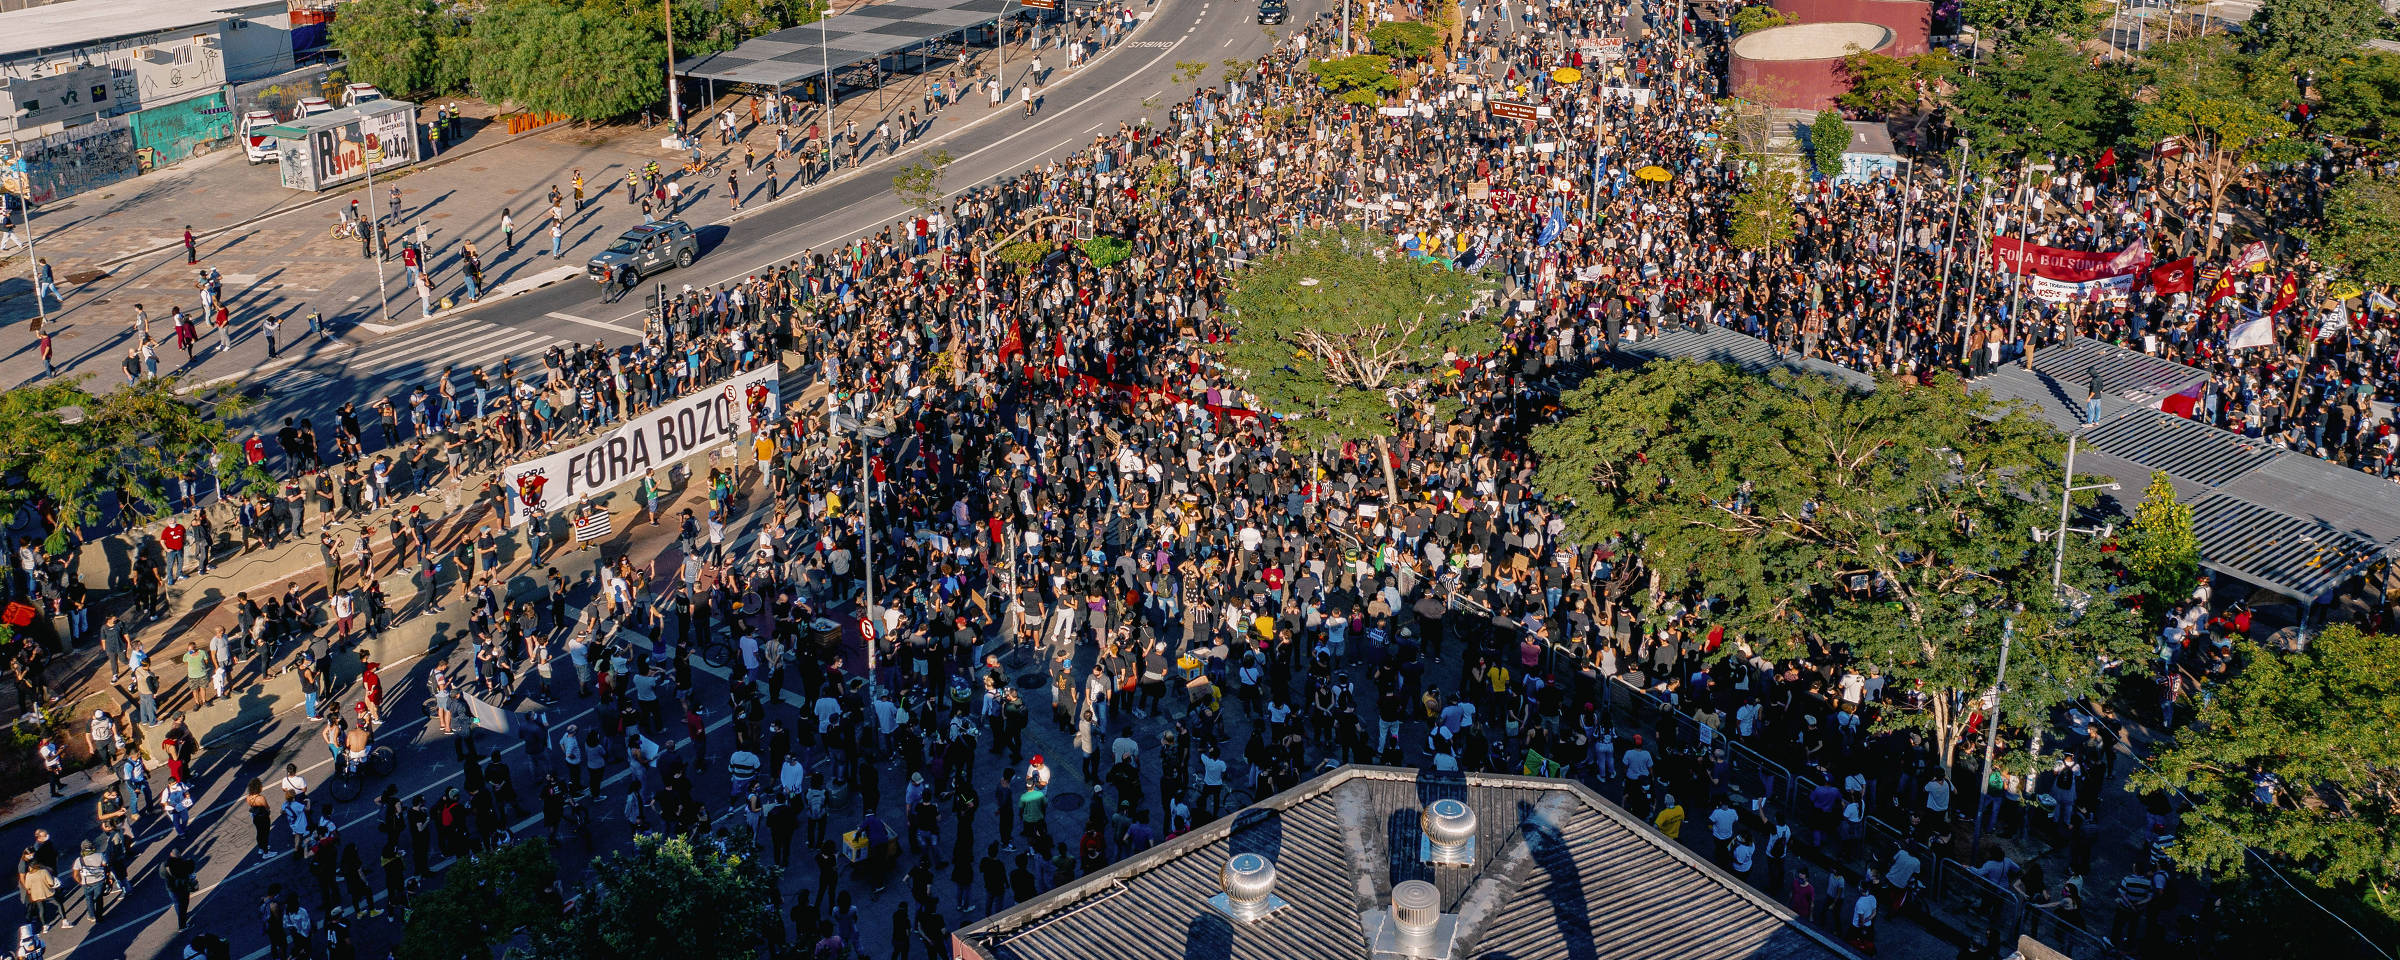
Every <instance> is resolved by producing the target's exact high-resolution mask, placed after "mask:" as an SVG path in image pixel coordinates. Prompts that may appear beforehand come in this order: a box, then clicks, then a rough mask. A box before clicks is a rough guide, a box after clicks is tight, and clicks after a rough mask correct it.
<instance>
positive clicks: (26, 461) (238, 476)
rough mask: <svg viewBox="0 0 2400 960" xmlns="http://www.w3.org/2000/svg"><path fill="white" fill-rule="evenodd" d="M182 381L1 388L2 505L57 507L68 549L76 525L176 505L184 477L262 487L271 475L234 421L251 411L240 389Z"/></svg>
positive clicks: (162, 511)
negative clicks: (103, 387) (248, 454)
mask: <svg viewBox="0 0 2400 960" xmlns="http://www.w3.org/2000/svg"><path fill="white" fill-rule="evenodd" d="M176 386H177V381H176V380H175V379H174V378H171V377H170V378H161V379H157V380H143V381H140V382H138V383H134V384H132V385H129V386H126V387H123V388H121V389H115V390H110V391H108V392H107V393H101V394H94V393H92V392H91V391H89V390H86V389H84V387H83V383H82V381H81V379H74V380H64V381H57V382H52V383H44V384H39V385H36V386H29V387H19V388H16V389H14V390H8V391H5V392H0V473H4V474H9V475H21V476H23V477H24V478H25V483H23V484H9V485H6V489H5V492H0V505H5V506H7V507H9V508H10V509H12V510H13V509H14V508H15V507H16V506H19V505H22V504H24V503H26V502H28V501H29V500H30V499H31V498H32V497H33V496H35V495H37V494H38V495H39V496H41V497H43V498H46V499H47V500H48V501H49V502H50V505H51V509H50V510H49V511H48V515H47V516H45V517H43V520H44V522H46V523H48V524H49V525H50V526H51V527H52V530H51V533H50V536H49V547H50V549H52V550H63V549H65V548H66V545H67V544H68V543H70V542H72V541H73V539H74V537H75V531H76V530H77V529H78V528H80V527H82V526H87V525H92V524H97V523H100V522H102V521H104V520H107V519H109V514H108V511H107V508H108V507H109V506H110V505H111V502H112V501H113V504H114V506H115V507H116V508H117V511H118V513H117V517H118V518H119V519H122V520H123V521H124V522H125V523H127V524H128V525H139V524H142V523H146V522H149V521H150V520H153V519H155V518H158V517H161V516H164V515H166V514H168V513H170V512H172V511H173V510H174V504H175V484H176V481H177V480H178V479H196V478H199V477H201V476H203V475H207V474H211V473H213V474H215V475H216V477H217V478H218V480H219V481H220V482H222V483H223V485H224V486H225V488H226V489H227V490H229V491H237V492H244V493H247V492H257V491H259V490H261V489H263V488H264V487H265V486H266V485H267V484H269V483H270V478H269V477H268V476H267V474H266V472H265V471H263V470H260V469H259V468H257V467H254V466H251V465H250V464H249V463H248V461H247V460H246V459H245V458H244V457H243V456H242V448H241V444H240V443H239V442H238V441H237V440H236V439H235V438H234V435H233V433H232V428H231V427H230V426H229V423H230V422H231V421H234V420H238V419H239V418H240V417H241V416H242V415H243V414H244V413H246V412H248V410H249V409H250V406H251V404H250V402H249V401H248V400H247V399H245V398H244V397H242V396H241V395H240V394H239V393H237V392H233V391H226V390H213V391H205V392H201V393H199V394H196V395H195V396H190V397H187V396H184V395H182V394H179V393H177V392H176Z"/></svg>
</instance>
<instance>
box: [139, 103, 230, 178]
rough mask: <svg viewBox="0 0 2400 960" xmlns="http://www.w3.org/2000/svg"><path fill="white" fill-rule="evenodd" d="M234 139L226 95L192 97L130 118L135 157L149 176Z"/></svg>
mask: <svg viewBox="0 0 2400 960" xmlns="http://www.w3.org/2000/svg"><path fill="white" fill-rule="evenodd" d="M231 136H233V111H231V110H228V109H226V108H225V91H223V90H219V91H217V92H215V93H212V94H209V95H207V96H204V97H193V98H192V99H190V100H182V101H178V102H175V103H171V104H168V105H166V106H163V107H152V108H150V109H148V110H144V111H142V112H140V113H137V114H134V115H133V149H134V157H135V159H137V160H138V161H140V163H141V167H142V172H143V173H149V172H150V171H152V170H156V169H158V168H160V167H163V166H166V165H167V164H170V163H175V162H177V161H180V160H182V159H183V158H185V157H189V156H191V155H193V154H196V153H206V152H208V148H209V147H210V146H211V145H213V144H216V143H218V142H220V141H223V140H224V139H225V138H227V137H231Z"/></svg>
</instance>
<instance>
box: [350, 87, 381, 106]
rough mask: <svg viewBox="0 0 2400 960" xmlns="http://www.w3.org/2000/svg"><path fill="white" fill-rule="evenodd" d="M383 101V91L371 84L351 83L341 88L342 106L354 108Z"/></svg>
mask: <svg viewBox="0 0 2400 960" xmlns="http://www.w3.org/2000/svg"><path fill="white" fill-rule="evenodd" d="M381 99H383V91H381V90H378V89H375V85H374V84H372V83H353V84H350V85H349V86H346V87H343V88H342V106H345V107H355V106H358V105H359V104H362V103H373V102H375V101H377V100H381Z"/></svg>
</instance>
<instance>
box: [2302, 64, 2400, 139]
mask: <svg viewBox="0 0 2400 960" xmlns="http://www.w3.org/2000/svg"><path fill="white" fill-rule="evenodd" d="M2318 85H2319V86H2320V88H2322V91H2323V94H2324V95H2323V97H2322V98H2321V102H2320V103H2319V104H2318V110H2317V114H2316V122H2317V129H2319V130H2323V131H2324V132H2325V133H2326V134H2327V135H2328V136H2332V137H2338V138H2341V139H2343V140H2347V141H2350V142H2351V143H2353V144H2356V145H2358V146H2361V147H2390V146H2393V145H2395V144H2400V54H2390V53H2370V54H2364V55H2361V56H2359V57H2357V58H2355V59H2352V60H2350V61H2348V62H2345V63H2341V64H2338V65H2336V66H2334V67H2333V68H2331V69H2330V70H2328V71H2327V72H2326V75H2325V77H2324V78H2323V79H2321V80H2319V81H2318Z"/></svg>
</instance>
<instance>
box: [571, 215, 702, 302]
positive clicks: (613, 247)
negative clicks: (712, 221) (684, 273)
mask: <svg viewBox="0 0 2400 960" xmlns="http://www.w3.org/2000/svg"><path fill="white" fill-rule="evenodd" d="M699 258H700V240H699V238H697V237H695V236H693V234H692V227H691V224H688V223H685V222H683V221H681V220H660V221H658V222H656V223H645V224H642V225H641V226H638V227H635V228H633V229H631V230H627V231H625V235H624V236H621V237H618V238H617V239H616V242H614V243H611V244H609V245H608V249H605V250H602V251H600V254H599V255H598V256H595V257H593V258H592V262H591V263H590V264H589V265H588V266H586V267H585V272H586V273H587V274H589V275H590V276H591V278H592V279H593V280H596V281H599V282H600V283H602V284H612V283H613V284H616V285H619V286H623V287H627V288H631V287H632V286H633V285H634V284H636V283H639V282H641V279H642V278H643V277H647V276H649V275H651V274H653V273H657V272H659V271H661V270H665V269H666V268H668V267H670V266H674V267H688V266H691V265H692V261H694V260H697V259H699Z"/></svg>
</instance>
